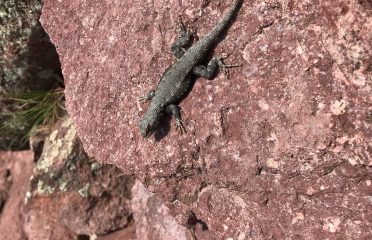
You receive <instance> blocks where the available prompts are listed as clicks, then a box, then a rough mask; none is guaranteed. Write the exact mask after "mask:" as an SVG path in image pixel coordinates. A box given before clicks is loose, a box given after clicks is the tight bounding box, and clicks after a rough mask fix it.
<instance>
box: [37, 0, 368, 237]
mask: <svg viewBox="0 0 372 240" xmlns="http://www.w3.org/2000/svg"><path fill="white" fill-rule="evenodd" d="M229 5H230V2H229V1H218V0H216V1H202V0H191V1H187V2H182V3H181V2H179V1H171V0H170V1H155V2H122V1H114V2H111V3H110V4H107V3H101V2H100V3H98V2H91V1H76V0H70V1H63V2H60V1H55V0H47V1H45V6H44V10H43V15H42V23H43V26H44V27H45V28H46V30H47V32H48V33H49V34H50V36H51V39H52V41H53V42H54V43H55V44H56V46H57V47H58V53H59V55H60V58H61V62H62V69H63V74H64V76H65V78H66V99H67V108H68V111H69V113H70V114H71V117H72V119H73V121H74V122H75V123H76V127H77V131H78V133H79V136H80V137H81V139H82V142H83V145H84V148H85V149H86V150H87V152H88V154H90V155H91V156H94V157H95V158H96V159H97V160H98V161H99V162H102V163H111V164H115V165H116V166H118V167H119V168H121V169H122V170H123V172H124V173H127V174H135V175H136V177H137V178H138V179H139V180H141V181H142V182H143V183H144V184H145V186H146V187H148V188H149V189H150V190H151V191H152V192H154V193H156V194H157V195H159V196H161V197H162V199H163V200H164V201H165V203H166V204H167V206H168V207H169V208H170V210H171V212H172V214H173V215H174V216H175V218H176V219H177V221H178V222H179V223H181V224H182V225H184V226H187V225H189V227H192V228H194V229H195V232H196V236H197V238H201V239H203V238H204V239H270V238H275V239H326V238H329V239H335V238H337V239H367V238H369V237H371V234H372V227H371V225H370V224H371V217H372V215H371V211H369V210H370V204H371V194H372V192H371V189H372V188H371V177H372V172H371V165H372V162H371V159H372V157H371V147H372V146H371V144H372V143H371V137H372V135H371V114H372V106H371V100H372V99H371V96H372V95H371V66H372V65H371V64H372V63H371V45H370V43H371V40H372V39H371V31H370V29H371V22H372V15H371V11H372V6H371V4H370V2H369V1H344V0H338V1H302V2H295V1H289V0H282V1H279V0H267V1H245V2H244V4H243V7H242V9H241V11H240V14H239V16H238V17H237V19H236V21H235V22H234V24H233V25H232V27H231V29H230V31H229V32H228V34H227V35H226V36H225V38H224V39H223V41H222V42H221V43H220V44H219V46H218V47H217V49H216V50H215V52H214V54H215V55H221V54H222V53H223V52H225V53H232V54H231V55H230V58H229V59H227V62H232V63H235V62H238V63H241V64H242V65H243V66H242V67H241V68H239V69H233V70H231V71H230V77H229V78H227V77H226V76H224V75H223V74H220V75H219V76H218V77H217V78H216V79H215V80H214V81H206V80H203V79H200V80H197V81H196V83H195V85H194V87H193V90H192V91H191V93H190V94H189V95H188V96H187V98H186V99H185V100H184V101H183V102H182V103H181V105H180V106H181V108H182V115H183V119H184V121H185V126H186V129H187V134H183V135H180V134H179V133H178V132H177V131H176V129H175V127H173V122H172V121H171V120H170V118H165V119H164V125H163V126H161V127H160V128H159V129H158V132H157V133H156V134H155V137H153V138H150V139H143V138H142V137H141V136H140V133H139V130H138V126H137V123H138V121H139V120H140V117H141V116H142V115H143V113H144V111H145V110H146V108H147V105H146V104H143V103H140V102H138V98H139V96H141V95H143V94H145V93H146V92H147V91H149V90H150V89H152V88H154V86H155V85H156V83H157V81H158V78H159V75H160V74H161V73H162V71H163V70H164V69H165V68H166V67H167V66H168V65H170V64H171V63H172V62H173V61H175V59H174V57H173V56H172V54H171V53H170V46H171V43H172V42H173V41H174V39H175V36H176V34H177V21H178V16H179V15H181V16H182V18H183V20H184V21H185V22H186V25H187V27H188V28H191V29H192V30H193V32H194V34H195V39H196V40H197V39H198V38H200V37H202V36H203V35H204V34H205V33H206V32H207V31H208V30H209V29H210V28H211V27H212V26H213V25H214V24H215V23H216V22H217V20H218V19H219V18H220V17H221V15H222V14H223V12H224V11H225V10H226V9H227V7H228V6H229ZM102 146H104V147H102ZM198 224H201V225H202V226H204V227H202V228H198V229H199V230H197V225H198Z"/></svg>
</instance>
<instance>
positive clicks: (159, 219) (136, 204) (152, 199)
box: [132, 181, 193, 240]
mask: <svg viewBox="0 0 372 240" xmlns="http://www.w3.org/2000/svg"><path fill="white" fill-rule="evenodd" d="M132 196H133V198H132V211H133V215H134V216H133V217H134V219H135V221H136V236H137V239H141V240H173V239H178V240H193V237H192V236H193V233H192V232H190V231H189V230H187V229H186V228H185V227H183V226H180V225H179V224H178V223H177V222H176V221H175V219H174V218H173V216H172V215H171V214H170V211H169V209H168V208H167V207H166V206H165V205H164V203H163V201H162V200H161V199H160V198H159V197H157V196H155V195H154V194H153V193H151V192H149V191H148V190H147V189H146V188H145V187H144V186H143V184H142V183H140V182H139V181H136V183H135V184H134V186H133V189H132Z"/></svg>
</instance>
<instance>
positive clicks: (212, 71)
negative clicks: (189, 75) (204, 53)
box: [192, 56, 242, 80]
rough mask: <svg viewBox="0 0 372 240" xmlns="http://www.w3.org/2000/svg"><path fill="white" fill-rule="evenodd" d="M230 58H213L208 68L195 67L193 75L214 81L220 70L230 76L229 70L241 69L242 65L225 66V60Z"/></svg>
mask: <svg viewBox="0 0 372 240" xmlns="http://www.w3.org/2000/svg"><path fill="white" fill-rule="evenodd" d="M227 57H228V56H223V57H217V58H213V59H212V60H211V61H210V62H209V63H208V66H207V67H206V66H203V65H199V66H195V67H194V68H193V70H192V72H193V74H194V75H196V76H198V77H203V78H206V79H208V80H212V79H213V78H214V77H215V76H216V74H217V73H218V70H222V71H223V72H224V73H225V75H226V76H229V73H228V71H227V69H228V68H235V67H241V66H242V65H241V64H229V65H227V64H224V62H223V60H224V59H226V58H227Z"/></svg>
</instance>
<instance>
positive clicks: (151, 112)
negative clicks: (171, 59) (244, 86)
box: [139, 0, 243, 137]
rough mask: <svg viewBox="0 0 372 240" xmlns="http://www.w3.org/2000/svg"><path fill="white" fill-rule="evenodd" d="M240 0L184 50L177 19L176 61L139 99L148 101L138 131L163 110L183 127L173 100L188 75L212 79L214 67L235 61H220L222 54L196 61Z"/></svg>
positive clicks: (153, 123)
mask: <svg viewBox="0 0 372 240" xmlns="http://www.w3.org/2000/svg"><path fill="white" fill-rule="evenodd" d="M242 3H243V0H234V1H233V3H232V6H231V7H230V9H229V11H228V12H227V13H226V15H225V16H224V17H223V18H222V19H221V20H220V22H219V23H218V24H217V25H216V26H215V27H214V28H213V29H212V30H211V31H210V32H209V33H208V34H207V35H206V36H205V37H204V38H202V39H201V40H199V41H198V42H196V43H195V44H194V45H192V46H191V47H190V48H189V49H188V50H187V51H185V50H184V47H186V46H187V45H188V43H189V41H190V38H191V34H190V33H189V32H188V31H187V30H186V28H185V26H184V24H183V23H182V20H181V36H180V37H179V38H178V39H177V41H176V42H175V43H174V44H173V45H172V52H173V53H174V55H175V56H176V57H177V59H178V60H177V61H176V62H175V63H174V64H173V65H172V66H170V67H169V68H167V69H166V70H165V72H164V74H163V75H162V77H161V79H160V81H159V84H158V86H157V88H156V90H152V91H150V92H149V93H148V94H147V95H146V96H145V97H142V98H141V100H145V101H146V102H147V101H150V100H151V104H150V107H149V108H148V110H147V112H146V113H145V115H144V116H143V118H142V120H141V121H140V123H139V128H140V131H141V135H142V136H143V137H149V136H150V135H151V134H152V133H154V131H155V130H156V128H157V126H158V124H159V120H160V119H161V117H162V116H163V115H164V113H166V112H168V113H171V114H172V116H173V117H174V118H175V119H176V126H177V128H180V129H181V131H184V127H183V125H182V121H181V114H180V108H179V107H178V106H177V105H176V103H177V102H178V101H180V100H182V99H183V98H184V97H185V95H186V94H187V92H188V91H189V89H190V87H191V85H192V83H193V81H192V75H194V76H197V77H204V78H206V79H212V78H213V77H214V76H215V74H216V72H217V71H218V68H226V67H234V66H236V65H224V64H223V63H222V58H213V59H212V60H211V61H210V62H209V63H208V66H207V67H205V66H202V65H199V64H200V63H201V62H202V61H203V60H204V59H205V57H206V56H207V54H208V52H209V51H210V50H211V48H212V47H213V46H215V44H216V43H217V42H218V40H219V38H220V37H221V34H222V33H223V31H224V30H225V29H226V28H227V26H228V25H229V23H230V21H231V20H232V19H233V18H234V16H235V14H236V13H237V12H238V11H239V9H240V7H241V5H242Z"/></svg>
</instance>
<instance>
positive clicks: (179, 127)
mask: <svg viewBox="0 0 372 240" xmlns="http://www.w3.org/2000/svg"><path fill="white" fill-rule="evenodd" d="M176 129H177V130H178V131H180V133H181V134H184V133H186V128H185V127H184V126H183V122H182V120H181V119H177V120H176Z"/></svg>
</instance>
